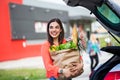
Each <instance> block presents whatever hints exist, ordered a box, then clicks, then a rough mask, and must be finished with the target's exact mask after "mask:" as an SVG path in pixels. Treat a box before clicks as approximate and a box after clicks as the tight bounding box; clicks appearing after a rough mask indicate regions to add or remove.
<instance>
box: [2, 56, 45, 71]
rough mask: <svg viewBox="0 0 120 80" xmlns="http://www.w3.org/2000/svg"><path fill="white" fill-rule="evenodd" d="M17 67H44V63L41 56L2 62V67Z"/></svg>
mask: <svg viewBox="0 0 120 80" xmlns="http://www.w3.org/2000/svg"><path fill="white" fill-rule="evenodd" d="M15 68H44V64H43V61H42V57H41V56H38V57H29V58H22V59H18V60H10V61H4V62H0V69H15Z"/></svg>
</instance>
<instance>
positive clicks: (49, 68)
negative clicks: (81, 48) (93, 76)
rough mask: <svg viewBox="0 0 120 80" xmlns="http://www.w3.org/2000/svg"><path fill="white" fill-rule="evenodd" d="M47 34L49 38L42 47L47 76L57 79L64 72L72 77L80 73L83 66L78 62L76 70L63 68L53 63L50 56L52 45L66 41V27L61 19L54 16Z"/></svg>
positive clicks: (51, 79) (48, 26)
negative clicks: (64, 27)
mask: <svg viewBox="0 0 120 80" xmlns="http://www.w3.org/2000/svg"><path fill="white" fill-rule="evenodd" d="M47 35H48V40H47V41H46V42H44V44H43V45H42V48H41V54H42V57H43V61H44V65H45V68H46V75H47V77H48V78H50V80H56V79H57V78H58V76H59V74H63V75H64V76H65V77H67V78H70V77H71V76H74V75H76V74H78V73H79V69H81V68H83V66H81V64H78V63H76V64H74V65H75V66H76V67H75V68H74V70H73V69H68V68H67V69H62V68H59V67H58V66H55V65H54V64H53V60H52V59H51V56H50V52H49V47H50V46H51V45H56V46H58V45H60V44H62V43H66V40H65V39H64V29H63V26H62V22H61V21H60V19H58V18H54V19H52V20H50V21H49V22H48V25H47ZM71 71H72V72H71ZM73 71H74V72H73ZM67 80H71V79H67Z"/></svg>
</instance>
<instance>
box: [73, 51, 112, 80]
mask: <svg viewBox="0 0 120 80" xmlns="http://www.w3.org/2000/svg"><path fill="white" fill-rule="evenodd" d="M111 57H112V54H109V53H106V52H103V51H101V54H99V64H98V66H99V65H101V64H103V63H104V62H106V61H107V60H108V59H109V58H111ZM83 61H84V73H83V74H82V75H80V76H78V77H76V78H73V79H72V80H89V75H90V73H91V71H90V64H91V62H90V58H89V55H88V54H86V53H85V54H83Z"/></svg>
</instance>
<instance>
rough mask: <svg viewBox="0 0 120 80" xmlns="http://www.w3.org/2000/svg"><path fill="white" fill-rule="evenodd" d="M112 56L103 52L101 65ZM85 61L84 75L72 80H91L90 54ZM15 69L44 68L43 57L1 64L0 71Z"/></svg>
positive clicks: (85, 55)
mask: <svg viewBox="0 0 120 80" xmlns="http://www.w3.org/2000/svg"><path fill="white" fill-rule="evenodd" d="M111 56H112V55H111V54H108V53H106V52H103V51H101V55H99V60H100V62H99V65H101V64H103V63H104V62H105V61H107V60H108V59H109V58H110V57H111ZM83 61H84V73H83V74H82V75H80V76H78V77H76V78H73V79H72V80H89V74H90V59H89V55H88V54H86V53H84V54H83ZM14 68H44V64H43V61H42V57H41V56H38V57H29V58H23V59H18V60H11V61H5V62H0V69H14Z"/></svg>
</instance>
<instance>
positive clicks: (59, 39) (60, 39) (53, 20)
mask: <svg viewBox="0 0 120 80" xmlns="http://www.w3.org/2000/svg"><path fill="white" fill-rule="evenodd" d="M52 22H57V23H58V24H59V25H60V29H61V30H62V31H61V32H60V35H59V37H58V42H59V44H61V43H62V41H63V39H64V29H63V25H62V22H61V20H60V19H58V18H54V19H51V20H50V21H49V22H48V24H47V36H48V41H49V43H50V45H53V44H54V43H53V38H52V37H51V36H50V34H49V27H50V24H51V23H52Z"/></svg>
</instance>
